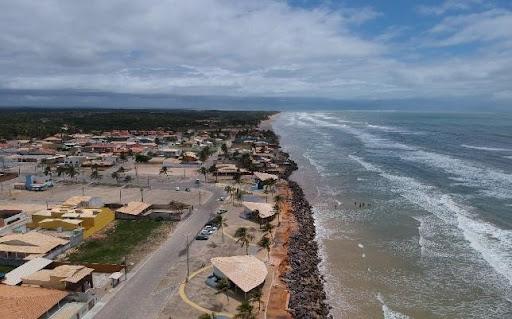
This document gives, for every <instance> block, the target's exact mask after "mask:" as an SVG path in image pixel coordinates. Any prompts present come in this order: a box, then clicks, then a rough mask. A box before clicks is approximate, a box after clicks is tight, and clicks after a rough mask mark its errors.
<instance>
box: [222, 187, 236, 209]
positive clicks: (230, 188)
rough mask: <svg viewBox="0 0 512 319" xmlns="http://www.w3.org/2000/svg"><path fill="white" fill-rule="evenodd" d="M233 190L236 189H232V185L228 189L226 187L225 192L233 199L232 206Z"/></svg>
mask: <svg viewBox="0 0 512 319" xmlns="http://www.w3.org/2000/svg"><path fill="white" fill-rule="evenodd" d="M233 190H234V188H233V187H231V186H230V185H226V187H224V191H225V192H226V193H228V194H229V196H230V197H231V204H233Z"/></svg>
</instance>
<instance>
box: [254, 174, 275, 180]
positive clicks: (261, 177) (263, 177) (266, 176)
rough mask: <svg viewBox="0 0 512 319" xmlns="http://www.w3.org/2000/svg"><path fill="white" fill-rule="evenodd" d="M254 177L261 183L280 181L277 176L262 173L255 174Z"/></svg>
mask: <svg viewBox="0 0 512 319" xmlns="http://www.w3.org/2000/svg"><path fill="white" fill-rule="evenodd" d="M254 176H256V178H257V179H259V180H260V181H267V180H278V179H279V178H278V177H277V175H273V174H268V173H262V172H254Z"/></svg>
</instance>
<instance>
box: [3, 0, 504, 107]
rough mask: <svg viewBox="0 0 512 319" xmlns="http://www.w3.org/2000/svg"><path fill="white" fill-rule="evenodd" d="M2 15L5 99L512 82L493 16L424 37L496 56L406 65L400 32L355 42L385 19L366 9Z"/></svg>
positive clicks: (195, 7) (447, 25)
mask: <svg viewBox="0 0 512 319" xmlns="http://www.w3.org/2000/svg"><path fill="white" fill-rule="evenodd" d="M2 6H3V9H4V10H1V11H0V30H2V32H1V33H0V69H1V70H2V72H1V73H0V89H11V90H16V89H37V90H62V89H85V90H100V91H107V92H114V93H136V94H191V95H234V96H303V97H304V96H310V97H331V98H344V99H353V98H360V99H381V98H383V99H385V98H404V97H446V96H472V95H478V96H489V97H493V96H494V95H495V92H501V91H503V92H506V91H507V87H506V83H512V61H511V58H510V56H512V55H510V54H508V53H510V49H509V48H510V47H507V48H505V49H503V47H500V48H498V47H496V46H497V45H498V43H505V42H506V40H508V41H509V40H510V39H511V36H510V31H509V30H512V27H511V28H508V29H506V30H505V29H503V27H505V26H508V23H509V22H510V21H509V19H510V16H509V13H508V12H507V11H503V10H498V9H496V10H492V11H489V12H488V13H487V15H486V14H480V15H471V14H468V15H461V16H455V17H451V18H449V17H446V18H445V19H444V20H442V21H441V22H440V23H439V24H438V25H437V26H435V27H434V28H433V29H432V30H431V31H430V32H429V33H428V34H429V37H430V38H429V39H427V40H430V41H434V40H435V41H436V42H439V43H444V44H443V45H454V44H457V43H467V42H471V41H487V42H489V43H491V44H492V46H491V45H489V48H491V49H489V50H480V51H479V52H477V53H474V54H468V55H465V56H460V57H456V56H447V57H444V56H443V57H440V58H435V57H434V58H430V59H428V60H427V59H425V58H424V56H423V55H422V54H421V51H419V52H415V54H416V55H417V58H413V59H411V58H408V59H407V60H406V59H404V58H403V53H402V52H401V51H402V50H403V48H404V44H403V43H396V42H393V41H396V39H395V35H396V34H397V32H399V33H400V34H401V36H403V34H402V33H404V34H405V33H406V32H408V29H407V28H406V27H400V26H398V27H396V28H391V29H386V30H387V31H385V30H383V32H382V34H380V35H379V34H377V35H375V37H374V38H368V37H362V36H360V35H358V34H357V33H356V32H355V31H356V30H358V28H359V27H360V26H361V24H363V23H365V22H367V21H369V20H372V19H378V18H379V17H380V13H378V12H376V11H375V10H373V9H371V8H359V9H360V10H357V9H354V8H351V9H350V8H340V9H338V10H333V9H329V8H322V7H321V8H317V9H313V10H305V9H300V8H292V7H290V6H288V5H287V4H286V2H285V1H273V0H259V1H242V0H187V1H185V0H182V1H178V0H168V1H157V0H147V1H114V0H112V1H102V0H95V1H87V2H80V1H78V2H77V1H57V0H55V1H44V2H43V1H36V2H33V1H25V0H18V1H12V2H4V3H3V5H2ZM472 20H474V21H475V24H476V26H473V24H472V23H471V21H472ZM493 21H494V23H498V24H493ZM480 28H481V29H480ZM427 40H426V41H427ZM408 49H409V50H411V51H414V48H408ZM509 71H510V72H509Z"/></svg>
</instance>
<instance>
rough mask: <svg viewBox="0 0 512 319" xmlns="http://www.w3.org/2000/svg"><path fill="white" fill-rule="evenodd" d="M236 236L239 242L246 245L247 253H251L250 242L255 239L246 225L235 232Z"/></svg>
mask: <svg viewBox="0 0 512 319" xmlns="http://www.w3.org/2000/svg"><path fill="white" fill-rule="evenodd" d="M235 238H236V239H237V240H236V242H237V243H240V245H241V246H242V247H244V246H245V254H246V255H249V244H250V243H251V242H252V241H253V240H254V235H252V234H250V233H249V231H248V230H247V228H246V227H240V228H238V229H237V230H236V232H235Z"/></svg>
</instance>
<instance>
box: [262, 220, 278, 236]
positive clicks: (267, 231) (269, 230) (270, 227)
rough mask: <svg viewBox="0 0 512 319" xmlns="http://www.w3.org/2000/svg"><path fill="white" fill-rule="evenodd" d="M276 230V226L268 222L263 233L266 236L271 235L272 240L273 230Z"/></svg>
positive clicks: (264, 225)
mask: <svg viewBox="0 0 512 319" xmlns="http://www.w3.org/2000/svg"><path fill="white" fill-rule="evenodd" d="M274 228H276V226H274V225H272V224H271V223H269V222H268V221H267V222H266V223H265V224H263V232H265V234H266V235H269V236H270V238H272V230H274Z"/></svg>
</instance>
